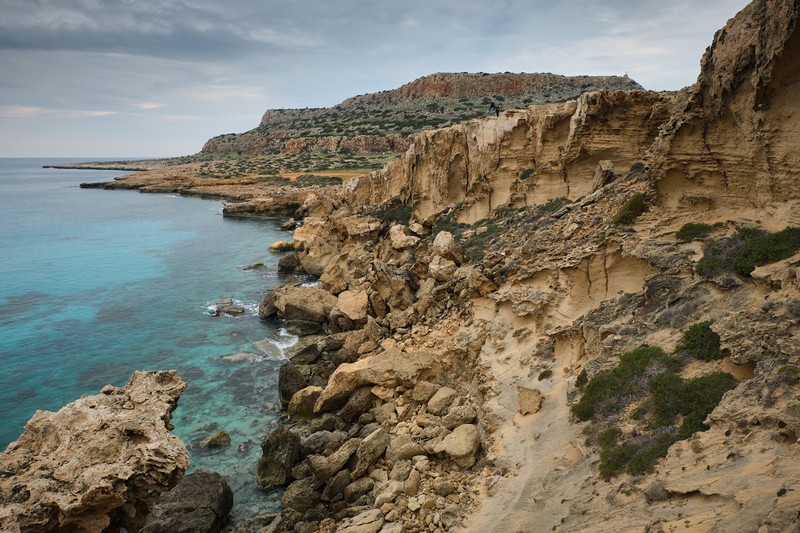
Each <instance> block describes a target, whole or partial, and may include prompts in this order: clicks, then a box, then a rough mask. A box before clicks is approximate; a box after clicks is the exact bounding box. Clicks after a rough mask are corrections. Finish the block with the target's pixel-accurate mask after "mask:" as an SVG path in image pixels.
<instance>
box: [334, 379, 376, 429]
mask: <svg viewBox="0 0 800 533" xmlns="http://www.w3.org/2000/svg"><path fill="white" fill-rule="evenodd" d="M374 404H375V395H374V394H372V389H371V387H361V388H359V389H356V391H355V392H354V393H353V394H352V395H351V396H350V398H349V399H348V400H347V403H346V404H344V407H342V409H341V410H340V411H339V413H338V415H339V417H340V418H341V419H342V420H344V421H345V422H353V421H354V420H356V419H357V418H358V417H360V416H361V415H362V414H364V413H366V412H367V411H369V410H370V409H372V406H373V405H374Z"/></svg>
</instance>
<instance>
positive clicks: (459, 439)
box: [434, 424, 481, 468]
mask: <svg viewBox="0 0 800 533" xmlns="http://www.w3.org/2000/svg"><path fill="white" fill-rule="evenodd" d="M480 442H481V434H480V430H479V429H478V426H476V425H474V424H464V425H462V426H458V427H457V428H456V429H454V430H453V432H452V433H450V434H449V435H448V436H446V437H445V438H444V439H442V441H441V442H439V443H438V444H437V445H436V446H435V447H434V452H436V453H446V454H447V456H448V457H449V458H450V459H452V460H453V462H455V463H456V464H457V465H459V466H463V467H465V468H467V467H470V466H472V465H474V464H475V454H476V453H477V452H478V447H479V446H480Z"/></svg>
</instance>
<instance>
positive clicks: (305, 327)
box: [283, 320, 323, 337]
mask: <svg viewBox="0 0 800 533" xmlns="http://www.w3.org/2000/svg"><path fill="white" fill-rule="evenodd" d="M283 325H284V327H285V328H286V331H288V332H289V333H291V334H292V335H297V336H298V337H305V336H307V335H316V334H317V333H321V332H322V330H323V326H322V323H320V322H313V321H311V320H287V321H286V322H284V324H283Z"/></svg>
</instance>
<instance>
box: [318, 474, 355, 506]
mask: <svg viewBox="0 0 800 533" xmlns="http://www.w3.org/2000/svg"><path fill="white" fill-rule="evenodd" d="M351 479H352V478H351V476H350V471H349V470H340V471H339V472H337V473H336V474H335V475H334V476H333V477H332V478H330V479H329V480H328V482H327V483H326V484H325V489H324V490H323V491H322V499H323V500H325V501H328V502H333V501H337V500H339V499H341V498H342V493H343V492H344V489H345V487H347V486H348V485H349V484H350V481H351Z"/></svg>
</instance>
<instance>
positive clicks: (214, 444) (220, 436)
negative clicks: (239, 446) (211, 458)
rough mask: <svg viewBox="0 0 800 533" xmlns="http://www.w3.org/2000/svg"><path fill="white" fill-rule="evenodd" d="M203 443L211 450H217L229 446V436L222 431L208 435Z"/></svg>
mask: <svg viewBox="0 0 800 533" xmlns="http://www.w3.org/2000/svg"><path fill="white" fill-rule="evenodd" d="M203 443H204V444H205V445H206V446H207V447H208V448H210V449H212V450H218V449H221V448H225V447H227V446H230V444H231V436H230V435H228V432H227V431H225V430H224V429H221V430H219V431H217V432H215V433H212V434H211V435H209V436H208V437H207V438H206V439H205V440H204V441H203Z"/></svg>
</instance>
